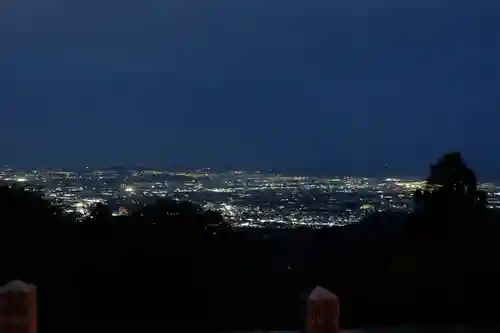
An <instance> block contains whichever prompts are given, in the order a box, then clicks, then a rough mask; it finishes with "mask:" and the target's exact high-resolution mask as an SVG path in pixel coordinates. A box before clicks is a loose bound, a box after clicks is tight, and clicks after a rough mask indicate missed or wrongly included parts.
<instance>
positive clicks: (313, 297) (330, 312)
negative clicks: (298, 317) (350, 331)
mask: <svg viewBox="0 0 500 333" xmlns="http://www.w3.org/2000/svg"><path fill="white" fill-rule="evenodd" d="M339 317H340V302H339V299H338V297H337V296H336V295H335V294H333V293H331V292H330V291H328V290H326V289H325V288H323V287H319V286H318V287H316V288H315V289H314V290H313V291H312V292H311V294H310V295H309V298H308V300H307V333H339V332H340V327H339Z"/></svg>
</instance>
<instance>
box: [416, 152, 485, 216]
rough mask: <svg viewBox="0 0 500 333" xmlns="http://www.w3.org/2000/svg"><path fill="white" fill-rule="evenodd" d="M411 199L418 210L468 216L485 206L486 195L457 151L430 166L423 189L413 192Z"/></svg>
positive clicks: (432, 213)
mask: <svg viewBox="0 0 500 333" xmlns="http://www.w3.org/2000/svg"><path fill="white" fill-rule="evenodd" d="M414 201H415V205H416V207H417V211H418V212H424V213H425V214H428V215H432V216H439V218H446V217H451V216H455V217H457V216H460V217H462V218H464V217H470V215H471V214H472V215H477V214H480V213H483V212H484V209H485V208H486V194H485V193H484V192H483V191H480V190H478V189H477V179H476V175H475V173H474V171H472V170H471V169H470V168H469V167H467V165H466V164H465V162H464V160H463V158H462V156H461V154H460V153H458V152H453V153H448V154H445V155H444V156H443V157H441V158H440V159H439V160H438V162H437V163H436V164H432V165H431V167H430V173H429V176H428V178H427V183H426V186H425V189H423V190H417V191H415V194H414ZM464 214H465V215H464ZM476 217H477V216H476Z"/></svg>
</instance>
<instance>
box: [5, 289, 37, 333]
mask: <svg viewBox="0 0 500 333" xmlns="http://www.w3.org/2000/svg"><path fill="white" fill-rule="evenodd" d="M36 303H37V300H36V287H35V286H34V285H31V284H26V283H24V282H21V281H11V282H9V283H7V284H6V285H5V286H3V287H0V332H2V333H37V320H38V319H37V306H36Z"/></svg>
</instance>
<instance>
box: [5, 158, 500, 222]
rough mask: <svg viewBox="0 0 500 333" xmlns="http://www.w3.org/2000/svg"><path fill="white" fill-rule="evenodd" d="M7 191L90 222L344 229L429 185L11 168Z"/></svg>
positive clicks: (407, 206)
mask: <svg viewBox="0 0 500 333" xmlns="http://www.w3.org/2000/svg"><path fill="white" fill-rule="evenodd" d="M0 180H1V181H2V182H4V183H6V184H17V185H18V186H25V187H26V188H27V189H28V190H37V191H41V192H42V193H43V195H44V196H45V197H46V198H47V199H49V200H50V201H52V202H53V203H55V204H56V205H59V206H60V207H61V208H62V209H63V210H64V211H65V212H67V213H72V214H76V215H80V216H85V215H87V214H88V213H89V211H90V209H91V208H92V207H93V206H94V205H95V204H96V203H105V204H107V205H108V206H109V207H110V209H111V211H112V212H113V214H115V215H125V214H128V213H129V212H130V211H132V210H133V209H134V207H139V206H141V205H144V204H146V203H149V202H152V201H153V200H155V199H156V198H158V197H169V198H172V199H174V200H189V201H192V202H194V203H197V204H199V205H200V206H201V207H203V208H204V209H214V210H218V211H220V212H221V213H222V214H223V216H224V217H225V218H226V220H227V221H229V222H230V223H231V224H232V225H233V226H234V227H266V226H272V227H300V226H312V227H321V226H333V225H335V226H342V225H347V224H352V223H356V222H358V221H360V220H361V219H362V218H363V217H365V216H366V215H367V214H370V213H373V212H376V211H408V212H409V211H411V210H412V208H413V206H412V195H413V192H414V191H415V189H417V188H419V187H422V186H423V185H424V184H425V182H424V181H422V180H415V179H401V178H385V179H377V178H363V177H315V176H313V175H297V176H289V175H286V176H285V175H280V174H276V173H272V172H262V171H225V172H214V171H211V170H210V169H206V170H196V171H184V172H174V171H166V170H146V169H125V168H115V169H106V170H92V169H89V168H85V169H84V170H83V171H69V170H42V169H40V170H29V171H27V170H15V169H11V168H3V169H2V170H1V171H0ZM480 188H481V189H483V190H485V191H486V192H487V193H488V207H489V208H500V184H494V183H487V184H480Z"/></svg>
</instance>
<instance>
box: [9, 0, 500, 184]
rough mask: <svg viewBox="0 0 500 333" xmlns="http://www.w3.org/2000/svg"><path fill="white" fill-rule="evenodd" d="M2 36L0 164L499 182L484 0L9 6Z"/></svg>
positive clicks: (499, 16) (491, 21)
mask: <svg viewBox="0 0 500 333" xmlns="http://www.w3.org/2000/svg"><path fill="white" fill-rule="evenodd" d="M0 41H1V46H0V116H1V123H0V157H1V162H2V164H6V163H10V164H18V165H30V166H31V165H33V166H38V165H68V166H69V165H80V164H86V163H87V164H93V165H110V164H112V165H116V164H135V163H144V164H160V165H169V164H178V165H192V166H205V165H212V166H223V165H234V166H260V167H267V166H273V167H279V168H317V169H323V170H329V171H332V172H338V173H370V174H373V173H378V172H381V171H382V170H383V169H384V164H387V165H388V166H389V169H390V170H394V172H398V173H410V174H415V173H418V174H423V173H426V171H427V166H428V164H429V163H430V162H432V161H434V160H435V159H436V158H437V157H438V156H439V155H440V154H441V153H443V152H445V151H446V150H450V149H459V150H461V151H462V152H463V153H464V155H465V157H466V158H467V161H468V162H469V164H471V165H472V166H473V167H474V168H475V169H476V170H477V171H478V173H479V174H480V175H494V174H496V173H497V174H498V175H500V172H499V170H500V156H499V154H498V150H499V148H500V144H499V141H498V133H500V90H499V88H500V1H498V0H491V1H481V0H467V1H461V0H449V1H444V0H392V1H390V0H307V1H306V0H301V1H298V0H281V1H272V0H271V1H270V0H251V1H235V0H214V1H206V0H140V1H139V0H134V1H131V0H43V1H40V0H5V1H2V3H1V5H0ZM495 134H497V135H495Z"/></svg>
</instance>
